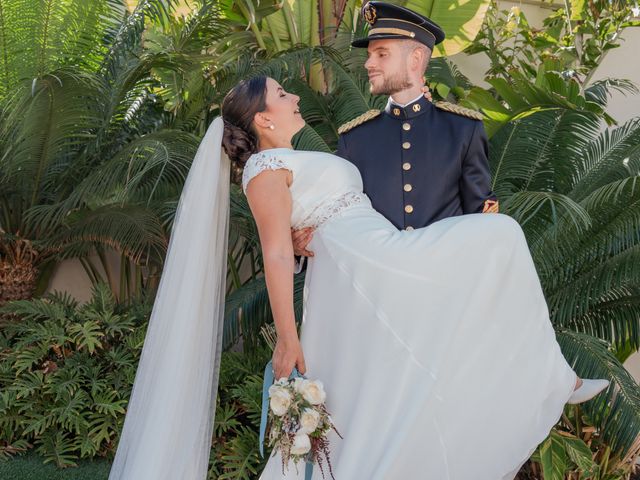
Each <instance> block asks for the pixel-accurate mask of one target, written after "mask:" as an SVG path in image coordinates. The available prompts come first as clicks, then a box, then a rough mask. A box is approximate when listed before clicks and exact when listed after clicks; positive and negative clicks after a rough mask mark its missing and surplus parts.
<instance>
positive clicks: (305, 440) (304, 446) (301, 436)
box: [291, 433, 311, 455]
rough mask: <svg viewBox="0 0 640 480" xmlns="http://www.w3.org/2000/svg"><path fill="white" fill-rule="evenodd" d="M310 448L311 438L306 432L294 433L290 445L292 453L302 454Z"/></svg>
mask: <svg viewBox="0 0 640 480" xmlns="http://www.w3.org/2000/svg"><path fill="white" fill-rule="evenodd" d="M309 450H311V440H309V435H307V434H306V433H296V435H295V437H293V445H292V446H291V454H292V455H304V454H305V453H307V452H308V451H309Z"/></svg>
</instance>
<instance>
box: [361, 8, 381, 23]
mask: <svg viewBox="0 0 640 480" xmlns="http://www.w3.org/2000/svg"><path fill="white" fill-rule="evenodd" d="M377 16H378V14H377V12H376V7H374V6H373V5H371V4H367V5H365V7H364V19H365V21H366V22H367V23H368V24H369V25H373V24H374V23H375V21H376V18H377Z"/></svg>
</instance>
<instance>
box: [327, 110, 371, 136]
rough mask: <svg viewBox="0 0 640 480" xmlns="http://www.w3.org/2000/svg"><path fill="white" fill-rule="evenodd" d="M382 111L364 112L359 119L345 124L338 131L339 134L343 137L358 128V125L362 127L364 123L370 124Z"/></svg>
mask: <svg viewBox="0 0 640 480" xmlns="http://www.w3.org/2000/svg"><path fill="white" fill-rule="evenodd" d="M381 113H382V111H380V110H375V109H374V110H369V111H368V112H364V113H363V114H362V115H360V116H359V117H356V118H354V119H353V120H349V121H348V122H347V123H344V124H342V125H341V126H340V128H339V129H338V133H339V134H340V135H342V134H343V133H346V132H348V131H349V130H351V129H352V128H355V127H357V126H358V125H362V124H363V123H364V122H368V121H369V120H371V119H372V118H376V117H377V116H378V115H380V114H381Z"/></svg>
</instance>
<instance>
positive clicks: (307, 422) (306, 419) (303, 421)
mask: <svg viewBox="0 0 640 480" xmlns="http://www.w3.org/2000/svg"><path fill="white" fill-rule="evenodd" d="M319 423H320V413H319V412H318V411H317V410H314V409H313V408H305V409H304V410H303V412H302V415H300V426H301V428H300V431H301V432H302V433H313V432H314V431H315V430H316V428H318V424H319Z"/></svg>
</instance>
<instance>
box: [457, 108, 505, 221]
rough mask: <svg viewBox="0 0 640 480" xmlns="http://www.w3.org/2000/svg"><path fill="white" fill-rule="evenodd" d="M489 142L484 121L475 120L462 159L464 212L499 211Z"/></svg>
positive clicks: (461, 179)
mask: <svg viewBox="0 0 640 480" xmlns="http://www.w3.org/2000/svg"><path fill="white" fill-rule="evenodd" d="M488 144H489V142H488V140H487V134H486V132H485V130H484V126H483V124H482V121H480V120H476V121H474V128H473V132H472V134H471V139H470V141H469V145H468V147H467V151H466V154H465V156H464V158H463V160H462V176H461V178H460V195H461V197H462V211H463V213H497V212H498V199H497V198H496V196H495V195H494V193H493V191H492V190H491V170H490V169H489V159H488V152H489V146H488Z"/></svg>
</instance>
